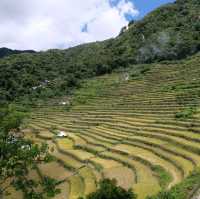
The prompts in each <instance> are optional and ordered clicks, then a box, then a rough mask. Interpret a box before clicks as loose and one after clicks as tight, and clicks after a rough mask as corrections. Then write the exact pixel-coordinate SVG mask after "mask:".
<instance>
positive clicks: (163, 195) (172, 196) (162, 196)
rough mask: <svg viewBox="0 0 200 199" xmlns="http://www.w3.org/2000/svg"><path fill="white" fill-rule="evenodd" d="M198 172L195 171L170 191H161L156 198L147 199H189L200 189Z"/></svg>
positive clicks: (199, 173)
mask: <svg viewBox="0 0 200 199" xmlns="http://www.w3.org/2000/svg"><path fill="white" fill-rule="evenodd" d="M199 179H200V171H199V169H196V170H195V171H193V172H192V174H191V175H190V176H188V177H187V178H186V179H185V180H184V181H183V182H181V183H180V184H178V185H176V186H175V187H173V188H172V189H171V190H170V191H162V192H160V193H159V194H158V195H156V196H152V197H147V199H187V198H191V197H192V196H193V194H194V191H195V189H197V188H199V187H200V180H199Z"/></svg>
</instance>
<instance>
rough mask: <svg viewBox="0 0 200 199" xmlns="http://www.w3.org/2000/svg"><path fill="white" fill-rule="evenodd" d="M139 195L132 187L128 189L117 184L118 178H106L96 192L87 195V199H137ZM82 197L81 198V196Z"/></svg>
mask: <svg viewBox="0 0 200 199" xmlns="http://www.w3.org/2000/svg"><path fill="white" fill-rule="evenodd" d="M136 198H137V196H136V195H135V194H134V193H133V191H132V190H131V189H129V190H128V191H126V190H125V189H123V188H122V187H120V186H117V183H116V180H110V179H104V180H102V181H100V183H99V188H98V189H97V191H96V192H94V193H91V194H89V195H88V196H86V199H136ZM80 199H81V198H80Z"/></svg>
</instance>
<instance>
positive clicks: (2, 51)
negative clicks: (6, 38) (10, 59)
mask: <svg viewBox="0 0 200 199" xmlns="http://www.w3.org/2000/svg"><path fill="white" fill-rule="evenodd" d="M21 53H35V51H34V50H12V49H9V48H0V58H3V57H7V56H10V55H15V54H21Z"/></svg>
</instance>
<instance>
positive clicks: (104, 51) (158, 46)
mask: <svg viewBox="0 0 200 199" xmlns="http://www.w3.org/2000/svg"><path fill="white" fill-rule="evenodd" d="M199 10H200V2H199V1H198V0H177V1H176V2H175V3H170V4H167V5H164V6H162V7H160V8H158V9H156V10H155V11H153V12H152V13H150V14H148V15H147V16H146V17H144V18H143V19H142V20H140V21H136V22H134V21H132V22H130V24H129V26H128V28H126V30H125V29H124V28H123V29H122V31H121V33H120V34H119V36H118V37H116V38H114V39H109V40H106V41H103V42H95V43H90V44H84V45H80V46H77V47H74V48H70V49H67V50H49V51H46V52H38V53H33V54H32V53H25V54H18V55H11V56H8V57H5V58H3V59H1V60H0V74H1V78H0V92H1V95H0V98H1V99H0V101H1V102H5V101H7V100H9V101H12V100H16V99H19V100H20V101H21V100H22V98H23V99H24V98H25V99H28V101H30V100H31V99H32V101H35V99H36V98H47V97H53V96H59V95H63V94H69V93H70V92H71V91H72V90H73V88H75V87H78V86H79V84H80V80H81V79H85V78H89V77H94V76H98V75H102V74H105V73H110V72H112V71H113V70H115V69H117V68H126V67H129V66H131V65H133V64H138V63H151V62H158V61H162V60H174V59H181V58H184V57H186V56H188V55H191V54H194V53H196V52H198V51H199V49H200V35H199V31H200V22H199V21H200V20H199Z"/></svg>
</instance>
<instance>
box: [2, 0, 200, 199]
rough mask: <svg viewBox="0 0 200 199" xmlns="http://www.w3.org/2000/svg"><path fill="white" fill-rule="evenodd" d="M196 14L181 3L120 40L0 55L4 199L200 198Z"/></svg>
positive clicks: (194, 6) (193, 4)
mask: <svg viewBox="0 0 200 199" xmlns="http://www.w3.org/2000/svg"><path fill="white" fill-rule="evenodd" d="M125 2H126V1H124V3H125ZM127 2H128V1H127ZM136 2H137V1H136ZM129 3H130V2H129ZM147 4H148V3H147ZM0 5H1V3H0ZM118 6H119V5H118ZM199 11H200V3H199V1H198V0H191V1H189V0H177V1H175V2H173V3H169V4H166V5H164V6H161V7H159V8H157V9H156V10H154V11H153V12H151V13H150V14H148V15H146V16H145V17H144V18H142V19H140V20H138V21H137V20H136V21H134V20H132V21H130V22H129V24H128V26H127V27H124V28H122V29H121V32H120V34H119V35H118V36H117V37H116V38H114V39H108V40H105V41H101V42H93V43H89V44H82V45H79V46H76V47H72V48H69V49H66V50H56V49H54V50H47V51H40V52H36V51H30V50H28V51H17V50H16V51H13V50H10V49H7V48H2V49H0V76H1V78H0V95H1V96H0V199H1V198H2V199H4V198H5V199H23V198H25V199H46V198H55V199H124V198H126V197H125V196H123V198H122V195H123V194H128V195H127V199H129V198H128V197H129V196H130V198H131V197H132V199H135V198H137V199H199V197H200V53H199V49H200V16H199ZM164 18H165V20H164ZM0 37H1V36H0ZM109 179H110V181H112V182H110V181H106V180H109ZM106 183H108V184H106ZM109 183H113V184H112V185H111V184H109ZM107 186H108V187H107ZM102 187H103V188H102ZM111 187H112V188H111ZM111 189H113V190H114V191H113V192H112V191H111ZM104 191H105V193H104ZM95 193H96V195H95ZM118 193H120V194H122V193H123V194H122V195H121V196H120V198H119V196H118V195H117V194H118ZM109 194H110V195H109ZM112 194H113V195H112ZM115 194H116V195H115Z"/></svg>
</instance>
